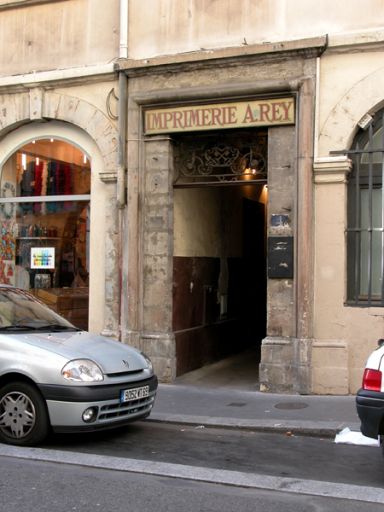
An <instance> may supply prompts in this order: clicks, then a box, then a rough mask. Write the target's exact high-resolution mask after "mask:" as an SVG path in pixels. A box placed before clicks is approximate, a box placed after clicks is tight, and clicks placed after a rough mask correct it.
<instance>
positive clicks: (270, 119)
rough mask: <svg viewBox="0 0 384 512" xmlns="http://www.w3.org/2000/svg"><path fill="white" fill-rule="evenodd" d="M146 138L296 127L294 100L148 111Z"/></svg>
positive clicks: (289, 98)
mask: <svg viewBox="0 0 384 512" xmlns="http://www.w3.org/2000/svg"><path fill="white" fill-rule="evenodd" d="M144 123H145V125H144V128H145V129H144V131H145V133H146V134H147V135H151V134H157V133H167V132H182V131H195V130H196V131H198V130H215V129H222V128H245V127H250V126H268V125H282V124H294V123H295V104H294V99H293V98H292V97H288V98H278V99H277V98H274V99H265V100H254V101H246V102H239V103H218V104H213V105H199V106H195V105H193V106H189V107H175V108H164V109H149V110H146V111H145V118H144Z"/></svg>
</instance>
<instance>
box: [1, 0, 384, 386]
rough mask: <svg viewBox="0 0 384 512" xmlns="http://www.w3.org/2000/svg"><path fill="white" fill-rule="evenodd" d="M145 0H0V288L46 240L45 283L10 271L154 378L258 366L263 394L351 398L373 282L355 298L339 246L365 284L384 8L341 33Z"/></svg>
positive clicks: (339, 21)
mask: <svg viewBox="0 0 384 512" xmlns="http://www.w3.org/2000/svg"><path fill="white" fill-rule="evenodd" d="M147 2H148V4H149V5H148V8H146V12H145V16H143V7H142V2H139V1H138V0H125V1H124V0H120V1H119V0H109V1H108V10H107V12H106V10H105V0H61V1H55V2H52V1H47V0H45V1H39V0H33V1H29V0H12V1H11V0H3V1H0V34H2V36H1V37H3V38H4V40H3V44H2V46H1V48H2V50H1V51H0V63H1V65H0V72H1V76H0V167H1V169H2V178H1V195H2V199H1V200H0V203H1V204H0V206H1V207H2V211H3V212H8V213H4V216H3V219H2V220H1V219H0V220H1V221H2V223H3V224H2V227H3V231H4V233H5V235H4V236H5V239H6V246H7V249H8V250H7V253H5V252H4V251H3V253H2V254H1V258H2V269H0V270H1V272H2V281H3V282H11V283H12V284H14V280H15V278H16V277H17V275H18V274H17V272H19V270H18V269H16V263H17V262H19V263H20V258H21V257H25V254H27V252H28V250H29V249H30V247H35V246H36V247H35V248H39V247H48V248H52V247H53V246H54V248H55V254H56V267H57V268H55V269H51V270H50V271H49V272H47V271H46V270H44V269H40V270H39V272H37V273H38V274H42V273H45V274H47V275H49V277H50V279H51V281H50V286H49V287H48V289H45V290H43V291H41V290H37V288H38V286H36V285H35V283H38V282H39V280H37V281H34V279H35V278H36V273H32V272H31V269H30V268H29V260H28V257H26V258H24V260H22V266H24V267H25V269H26V270H28V272H29V287H30V288H32V290H33V291H34V292H35V293H38V294H41V296H46V297H48V296H49V294H51V296H52V294H53V296H54V297H55V300H57V301H59V300H61V299H62V296H66V297H67V298H68V297H70V298H71V300H72V302H71V304H72V306H71V307H72V310H71V311H69V312H68V315H72V317H71V318H72V319H73V320H74V321H76V320H78V318H79V317H78V316H76V315H77V314H80V313H79V312H77V311H74V309H76V308H77V306H76V305H75V303H76V300H77V299H78V298H79V297H80V296H81V297H82V300H85V298H84V297H85V295H86V299H87V302H86V306H85V304H82V305H81V308H80V307H79V309H86V311H87V315H88V327H89V329H90V330H91V331H94V332H102V333H103V334H104V335H106V336H113V337H116V338H118V339H120V340H121V341H122V342H126V343H131V344H133V345H135V346H136V347H138V348H140V349H141V350H143V351H145V352H146V353H147V354H148V355H149V356H150V357H151V359H152V360H153V362H154V365H155V368H156V371H157V373H158V375H159V377H160V379H161V380H162V381H165V382H172V381H173V380H174V379H175V378H176V377H177V376H178V375H180V374H182V373H184V372H187V371H190V370H192V369H195V368H198V367H200V366H203V365H204V364H207V363H209V362H212V361H215V360H218V359H219V358H222V357H225V356H227V355H229V354H233V353H236V352H239V351H243V350H252V351H253V352H256V354H257V357H258V362H259V365H257V366H255V384H256V383H258V385H259V386H260V389H261V390H263V391H272V392H293V393H305V394H307V393H327V394H348V393H353V392H355V391H356V389H357V388H358V386H359V380H360V378H361V373H362V368H363V366H364V363H365V358H366V356H367V354H368V353H369V352H370V351H371V349H372V348H373V346H374V345H375V342H376V339H377V338H379V337H382V336H383V334H384V332H383V327H384V324H383V313H382V311H383V307H382V306H383V304H382V298H383V297H382V294H381V295H380V293H379V292H380V287H379V288H377V287H375V286H374V285H373V282H376V280H377V279H379V280H380V279H381V278H382V276H381V277H380V275H379V274H380V272H379V274H377V273H376V274H373V273H372V272H371V274H370V276H369V278H368V279H367V283H368V284H367V290H366V289H365V288H364V287H363V288H364V289H363V288H361V290H360V288H359V290H358V292H357V291H356V289H355V291H354V295H353V291H350V290H351V289H352V288H351V287H352V285H351V282H353V281H354V280H355V282H356V270H355V274H354V273H353V271H352V270H349V269H350V268H352V266H353V265H352V263H353V262H352V263H351V261H352V260H351V258H352V256H351V255H350V252H351V250H350V248H351V247H353V249H354V254H355V255H356V254H358V255H359V256H358V261H359V262H360V267H359V273H361V274H363V267H362V263H361V262H362V261H363V262H365V261H368V260H369V261H370V262H371V266H373V267H374V268H376V267H375V265H376V266H377V258H378V259H379V260H380V259H382V258H383V251H382V249H380V243H379V242H378V240H376V239H374V245H373V246H372V247H373V248H374V249H373V248H371V249H370V250H365V249H364V250H365V252H364V251H363V249H362V250H361V251H363V252H361V251H360V252H359V251H358V250H357V249H356V247H357V243H356V239H355V238H353V237H354V235H351V234H350V235H347V240H346V233H352V232H355V231H356V226H354V227H353V226H352V225H350V222H349V220H348V218H349V217H348V215H349V214H348V212H349V211H350V210H351V204H352V202H351V199H350V197H351V196H350V194H351V192H348V190H350V189H351V188H352V187H353V186H354V187H355V188H354V189H353V190H355V192H356V190H357V189H356V185H353V183H354V181H353V180H354V179H355V178H354V176H355V174H356V166H358V165H359V164H358V163H357V161H356V159H355V160H354V158H356V154H357V153H356V151H355V153H352V152H351V151H352V150H353V148H356V147H368V148H369V147H372V144H374V142H373V139H374V137H375V135H376V138H375V141H377V140H378V137H379V135H377V134H379V133H381V132H380V129H381V128H380V126H381V125H380V122H379V121H377V122H376V124H375V119H377V120H378V119H379V118H380V115H381V114H380V111H381V108H382V106H383V98H382V97H381V96H380V94H381V90H382V88H381V87H380V84H381V82H382V81H383V80H384V75H383V73H382V71H381V64H380V62H381V58H382V52H383V42H384V30H383V25H384V24H383V20H381V19H380V16H378V15H377V13H378V12H381V11H380V5H381V2H380V1H379V0H370V1H369V2H366V9H365V12H364V13H363V14H362V13H361V9H360V8H359V2H352V3H351V2H348V3H345V5H344V2H339V3H338V5H337V6H336V7H335V6H334V5H333V7H332V19H331V18H330V17H329V16H330V12H331V10H330V9H329V5H328V2H327V1H325V2H321V3H320V4H319V3H318V2H316V3H315V2H311V1H308V0H306V1H301V0H298V1H297V2H295V8H294V9H292V4H291V3H290V2H288V1H286V0H275V1H273V2H268V5H267V4H266V3H265V2H263V1H259V0H242V1H241V2H238V1H236V2H235V1H233V2H232V1H231V0H220V2H209V1H205V2H203V1H200V0H182V1H178V2H175V1H172V0H156V1H155V0H147ZM346 5H347V6H348V8H346ZM315 9H316V12H314V10H315ZM298 20H300V23H298ZM303 20H307V23H304V22H303ZM15 27H16V30H15ZM308 27H310V28H308ZM41 41H44V42H45V44H44V45H42V44H41ZM10 48H13V49H14V50H13V51H12V52H11V51H10ZM367 114H368V117H366V115H367ZM375 116H376V117H375ZM380 119H381V118H380ZM369 126H372V127H373V128H372V129H371V131H372V133H371V138H370V139H369V140H370V142H369V144H371V146H369V145H368V146H364V144H366V143H365V142H364V140H365V139H364V136H365V135H364V133H368V132H366V130H368V131H369V130H370V128H369ZM375 126H376V128H374V127H375ZM360 140H361V141H362V142H361V143H360V146H356V141H357V142H359V141H360ZM33 144H36V146H33ZM50 144H52V146H50ZM48 146H49V147H50V148H51V149H49V151H48V149H47V147H48ZM34 147H35V148H38V151H37V149H36V150H34ZM52 148H53V149H52ZM71 148H72V149H73V148H74V149H73V151H72V149H71ZM380 149H384V147H378V148H376V152H375V155H376V157H375V158H378V159H380V158H382V156H383V152H380ZM359 154H360V153H359ZM364 154H369V150H365V153H364ZM23 155H25V156H23ZM72 155H75V156H72ZM82 156H84V159H83V164H82V163H81V162H79V158H80V159H81V158H82ZM23 158H24V160H23ZM36 158H38V160H36ZM364 158H365V157H364ZM367 158H368V160H367V162H369V157H367ZM40 160H43V161H46V162H47V165H48V170H50V169H52V165H53V163H52V162H54V164H55V166H56V165H57V166H59V165H61V164H63V162H64V164H65V165H67V164H68V165H69V164H70V168H71V172H72V173H73V174H72V189H69V188H68V189H66V190H65V191H63V190H61V189H60V190H59V189H58V188H56V189H55V190H56V191H55V192H52V193H51V195H50V196H49V197H48V195H47V196H46V195H44V194H43V193H42V192H41V189H39V192H37V191H36V188H34V187H36V180H37V178H36V176H38V174H37V173H38V171H39V169H40ZM89 161H90V162H91V163H90V164H89ZM362 162H363V163H362V164H361V165H368V167H369V163H368V164H367V163H365V160H364V161H362ZM378 163H379V161H378V160H374V164H375V165H376V164H378ZM372 165H373V163H372ZM372 165H371V167H372ZM54 168H55V169H56V167H54ZM57 168H58V169H61V167H57ZM65 168H66V167H65ZM372 168H373V167H372ZM43 169H44V167H43ZM31 171H33V172H34V173H35V174H34V177H33V179H32V185H31V187H32V188H31V189H30V190H32V191H33V193H30V195H28V194H27V193H24V192H23V189H22V186H21V185H22V183H23V180H24V181H25V179H24V178H25V177H26V176H27V175H28V173H29V172H31ZM364 172H365V171H364ZM367 172H368V171H367ZM368 174H369V172H368ZM86 175H87V176H88V177H89V183H90V184H89V187H88V188H87V187H85V188H84V187H83V188H81V183H80V181H81V179H85V178H84V176H86ZM351 177H352V178H351ZM367 179H368V178H367ZM368 182H369V179H368V181H367V183H368ZM30 184H31V182H29V185H30ZM367 187H368V188H367V190H368V196H367V197H371V200H370V201H371V204H373V200H372V197H373V196H375V198H374V208H373V209H374V211H375V212H376V210H377V209H378V208H380V206H379V203H380V198H379V196H378V195H377V192H373V189H374V190H375V191H376V190H381V188H380V184H379V183H378V182H376V181H375V186H374V187H373V185H369V183H368V185H367ZM359 190H360V189H359ZM10 191H11V192H10ZM369 191H371V192H369ZM359 193H360V192H359ZM369 193H370V194H371V196H369ZM31 194H32V196H33V197H31ZM69 196H71V197H69ZM365 196H366V193H365V192H364V191H363V192H361V197H362V198H363V199H361V200H362V201H363V200H365V199H364V198H365ZM376 196H377V197H376ZM70 201H72V203H73V206H68V205H69V202H70ZM40 203H41V204H42V205H51V208H48V207H46V206H43V207H42V208H40V207H39V208H37V209H36V208H35V207H34V205H35V204H40ZM72 203H71V204H72ZM368 203H369V199H368ZM13 204H15V205H16V207H15V208H14V207H13V206H12V207H10V209H9V208H8V209H7V205H13ZM380 204H381V205H383V201H381V203H380ZM30 205H32V207H30ZM76 205H79V206H76ZM52 206H54V208H52ZM44 208H46V210H44ZM355 209H356V206H355ZM43 210H44V214H43ZM371 210H372V207H371ZM36 211H37V212H38V214H36ZM26 212H27V213H26ZM47 212H48V213H47ZM70 212H71V213H70ZM84 212H85V213H84ZM32 214H33V215H35V217H32V216H31V215H32ZM375 215H376V214H375ZM31 224H32V225H33V226H36V229H37V230H38V232H36V230H35V232H33V233H31V232H28V233H27V236H20V234H21V233H20V230H21V229H25V227H26V225H31ZM52 224H54V225H55V227H56V231H57V232H56V233H55V235H58V236H49V234H48V236H45V235H46V231H47V229H48V228H49V227H50V226H51V227H52ZM380 229H381V227H380V226H376V224H375V226H374V231H375V230H376V231H377V232H379V230H380ZM39 230H40V231H39ZM360 232H361V233H363V234H362V235H361V237H362V239H363V237H364V236H365V232H367V233H369V232H372V229H370V228H369V225H367V226H366V225H365V224H364V225H363V226H360V228H359V233H360ZM23 235H25V233H23ZM69 236H70V237H72V238H71V240H72V245H73V246H74V247H75V248H76V251H75V252H74V253H71V256H68V251H67V249H66V248H68V244H66V239H67V238H68V237H69ZM348 237H349V238H348ZM351 237H352V238H353V240H352V242H349V241H348V240H349V239H350V238H351ZM54 239H55V241H53V240H54ZM351 243H352V246H351ZM55 244H56V245H55ZM381 247H382V245H381ZM348 248H349V249H348ZM64 249H65V250H64ZM352 252H353V251H352ZM375 254H376V256H375ZM377 254H378V256H377ZM356 258H357V256H355V259H356ZM364 258H365V259H364ZM354 262H355V261H354ZM355 263H356V262H355ZM64 264H65V265H64ZM80 264H83V265H84V266H85V267H86V273H87V282H86V283H85V282H82V284H81V285H78V284H75V285H74V284H73V283H75V278H76V277H77V275H76V271H79V270H80ZM71 265H72V267H71ZM68 269H69V270H68ZM355 269H356V264H355ZM68 271H69V273H70V274H71V281H70V282H69V281H68V279H69V278H68ZM375 272H376V271H375ZM72 278H73V281H72ZM363 280H364V279H362V281H363ZM364 286H365V285H364ZM68 288H69V289H70V290H71V289H72V292H73V289H75V291H76V293H77V295H76V293H75V292H73V293H72V292H71V291H68ZM36 290H37V291H36ZM54 290H55V291H54ZM44 294H45V295H44ZM81 294H83V295H81ZM57 297H58V298H57ZM79 300H80V299H79Z"/></svg>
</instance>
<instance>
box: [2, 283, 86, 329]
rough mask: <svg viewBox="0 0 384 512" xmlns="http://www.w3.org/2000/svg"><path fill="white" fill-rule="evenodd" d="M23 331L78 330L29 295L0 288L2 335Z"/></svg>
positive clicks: (20, 291)
mask: <svg viewBox="0 0 384 512" xmlns="http://www.w3.org/2000/svg"><path fill="white" fill-rule="evenodd" d="M22 330H31V331H34V330H41V331H43V330H49V331H52V330H54V331H65V330H74V331H75V330H78V329H77V328H76V327H74V326H73V325H72V324H71V323H70V322H68V321H67V320H65V319H64V318H62V317H61V316H60V315H58V314H57V313H55V312H54V311H52V310H51V309H49V308H48V307H47V306H46V305H45V304H43V303H41V302H40V301H38V300H37V299H35V298H34V297H33V296H31V295H30V294H29V293H26V292H24V291H23V290H19V289H13V288H0V333H1V332H10V333H12V332H15V333H17V332H19V331H22Z"/></svg>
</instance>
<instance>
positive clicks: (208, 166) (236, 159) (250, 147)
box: [174, 131, 268, 187]
mask: <svg viewBox="0 0 384 512" xmlns="http://www.w3.org/2000/svg"><path fill="white" fill-rule="evenodd" d="M267 167H268V166H267V134H266V132H263V133H259V132H256V131H255V132H253V134H251V135H250V134H247V135H243V136H239V135H232V136H231V135H221V136H217V135H216V136H208V137H207V136H205V137H194V138H192V137H190V136H186V137H183V138H179V139H175V141H174V168H175V179H174V186H175V187H188V186H195V187H196V186H202V185H233V184H239V183H241V184H250V183H266V181H267Z"/></svg>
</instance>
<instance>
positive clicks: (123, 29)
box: [116, 0, 128, 341]
mask: <svg viewBox="0 0 384 512" xmlns="http://www.w3.org/2000/svg"><path fill="white" fill-rule="evenodd" d="M127 58H128V0H120V45H119V59H127ZM118 105H119V107H118V137H119V141H118V166H117V186H116V202H117V207H118V209H119V211H118V219H117V221H118V233H117V240H118V247H117V252H118V256H117V259H118V272H119V283H118V287H119V288H118V303H119V307H118V315H119V318H118V329H119V336H118V337H119V339H120V340H121V341H124V340H123V339H122V325H121V324H122V317H123V315H122V293H123V246H124V243H123V239H124V208H125V206H126V203H127V193H126V188H127V176H126V174H127V150H126V133H127V108H128V78H127V76H126V74H125V73H124V71H120V72H119V104H118Z"/></svg>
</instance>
